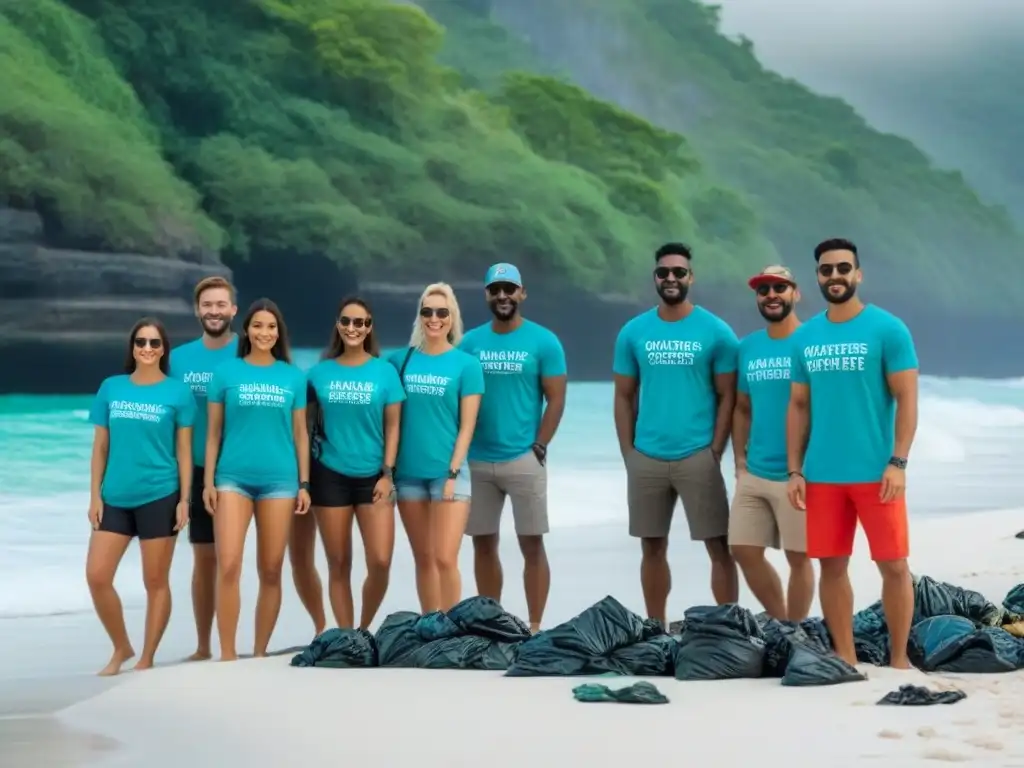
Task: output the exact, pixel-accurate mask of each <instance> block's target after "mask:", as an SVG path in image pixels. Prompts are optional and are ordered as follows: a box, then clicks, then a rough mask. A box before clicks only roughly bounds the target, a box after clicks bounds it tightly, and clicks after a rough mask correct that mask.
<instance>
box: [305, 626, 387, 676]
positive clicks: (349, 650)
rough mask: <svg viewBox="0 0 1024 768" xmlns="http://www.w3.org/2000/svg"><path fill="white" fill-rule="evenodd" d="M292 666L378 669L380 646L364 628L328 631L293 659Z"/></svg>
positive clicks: (318, 636) (322, 633)
mask: <svg viewBox="0 0 1024 768" xmlns="http://www.w3.org/2000/svg"><path fill="white" fill-rule="evenodd" d="M291 665H292V666H293V667H329V668H335V669H341V668H352V667H376V666H377V643H376V642H375V641H374V639H373V635H371V634H370V633H369V632H367V631H366V630H365V629H337V628H334V629H328V630H327V631H325V632H321V633H320V634H319V635H317V636H316V638H314V640H313V642H312V643H310V644H309V647H308V648H306V649H305V650H303V651H301V652H299V653H297V654H295V656H294V657H292V661H291Z"/></svg>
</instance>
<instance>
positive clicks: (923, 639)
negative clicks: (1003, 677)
mask: <svg viewBox="0 0 1024 768" xmlns="http://www.w3.org/2000/svg"><path fill="white" fill-rule="evenodd" d="M908 651H909V655H910V661H911V663H912V664H913V665H914V666H915V667H917V668H918V669H921V670H923V671H925V672H974V673H996V672H1012V671H1013V670H1016V669H1020V668H1021V667H1024V640H1022V639H1021V638H1018V637H1014V636H1013V635H1011V634H1010V633H1009V632H1006V631H1004V630H1002V629H1000V628H997V627H979V626H977V625H976V624H975V623H974V622H973V621H971V620H970V619H968V618H966V617H963V616H933V617H932V618H930V619H925V620H924V621H922V622H920V623H918V624H915V625H914V627H913V628H912V629H911V630H910V644H909V648H908Z"/></svg>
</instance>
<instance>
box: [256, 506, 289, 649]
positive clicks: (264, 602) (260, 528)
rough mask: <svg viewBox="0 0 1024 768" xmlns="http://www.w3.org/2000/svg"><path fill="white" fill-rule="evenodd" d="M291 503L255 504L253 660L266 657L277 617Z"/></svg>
mask: <svg viewBox="0 0 1024 768" xmlns="http://www.w3.org/2000/svg"><path fill="white" fill-rule="evenodd" d="M295 516H296V515H295V499H293V498H292V499H262V500H260V501H257V502H256V572H257V574H258V575H259V579H260V591H259V594H258V595H257V597H256V642H255V643H254V644H253V651H252V653H253V656H256V657H260V656H266V655H267V647H268V646H269V645H270V637H271V635H273V634H274V627H275V626H276V625H277V617H278V615H280V613H281V571H282V569H283V568H284V556H285V554H286V552H287V549H288V540H289V539H290V538H291V532H292V521H293V519H294V518H295Z"/></svg>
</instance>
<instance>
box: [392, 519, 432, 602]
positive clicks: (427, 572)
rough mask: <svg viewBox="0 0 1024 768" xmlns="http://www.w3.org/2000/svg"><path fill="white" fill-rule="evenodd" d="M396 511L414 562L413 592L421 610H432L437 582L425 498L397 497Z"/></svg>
mask: <svg viewBox="0 0 1024 768" xmlns="http://www.w3.org/2000/svg"><path fill="white" fill-rule="evenodd" d="M398 513H399V515H400V516H401V518H402V526H403V527H404V528H405V533H406V535H407V536H408V537H409V546H410V547H411V548H412V558H413V560H414V561H415V563H416V592H417V594H418V595H419V598H420V610H421V611H422V612H423V613H430V612H431V611H436V610H438V609H439V607H440V605H441V585H440V582H439V579H438V572H437V559H436V556H435V553H434V539H433V537H432V536H431V528H430V502H429V501H426V500H424V501H419V500H416V501H399V502H398Z"/></svg>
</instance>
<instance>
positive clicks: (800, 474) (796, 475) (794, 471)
mask: <svg viewBox="0 0 1024 768" xmlns="http://www.w3.org/2000/svg"><path fill="white" fill-rule="evenodd" d="M789 476H790V477H801V478H803V477H804V473H803V472H798V471H796V470H795V469H794V470H793V471H792V472H790V473H789ZM804 479H805V480H806V479H807V478H804Z"/></svg>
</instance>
